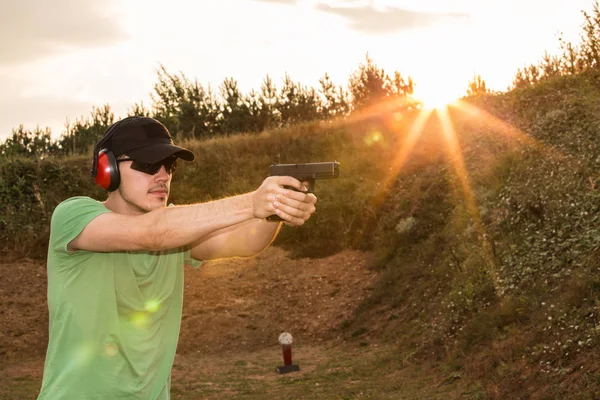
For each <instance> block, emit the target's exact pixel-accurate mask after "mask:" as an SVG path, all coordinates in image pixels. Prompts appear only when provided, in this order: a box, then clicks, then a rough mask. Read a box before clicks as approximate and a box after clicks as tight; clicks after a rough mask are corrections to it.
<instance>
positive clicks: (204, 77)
mask: <svg viewBox="0 0 600 400" xmlns="http://www.w3.org/2000/svg"><path fill="white" fill-rule="evenodd" d="M167 4H168V6H167ZM592 6H593V2H592V0H418V1H417V0H412V1H408V0H387V1H386V0H370V1H360V0H339V1H324V0H218V1H217V0H212V1H192V0H189V1H184V0H171V1H170V2H165V1H159V0H105V1H103V2H92V1H80V0H54V1H47V0H20V1H3V2H1V3H0V42H1V43H0V88H1V89H0V140H2V141H3V140H4V139H5V138H6V137H7V136H9V135H10V134H11V132H12V129H14V128H17V127H18V126H19V125H21V124H22V125H24V127H25V128H26V129H30V130H33V129H35V128H36V127H40V128H45V127H50V128H51V130H52V135H53V138H55V139H56V138H58V137H59V136H60V135H61V134H62V132H64V126H65V123H66V121H67V120H70V121H74V120H76V119H78V118H85V117H87V116H88V115H89V114H90V112H91V111H92V108H93V107H99V106H102V105H104V104H109V105H110V106H111V107H112V110H113V112H114V113H115V116H116V118H117V119H118V118H120V117H124V116H126V115H127V111H128V109H130V108H131V107H132V106H133V105H134V104H135V103H140V102H142V103H143V104H144V105H145V106H147V107H149V106H150V105H151V98H150V93H151V92H152V91H153V86H154V84H155V83H156V82H157V77H158V75H157V70H158V69H159V68H160V66H161V65H163V66H164V67H165V68H166V70H167V72H169V73H172V74H179V73H183V74H184V75H185V76H186V77H188V78H190V79H191V80H194V79H197V80H198V82H200V83H201V84H203V85H204V86H205V87H207V86H209V85H210V87H211V88H213V89H215V90H218V87H219V85H220V84H221V83H222V82H223V80H224V79H225V78H228V77H232V78H234V79H236V80H237V81H238V83H239V86H240V88H241V90H242V91H243V92H244V93H247V92H248V91H249V90H250V89H259V88H260V85H261V83H262V81H263V80H264V78H265V76H266V75H269V76H270V77H271V78H272V79H273V80H274V82H275V84H276V85H277V84H280V83H281V82H282V80H283V78H284V76H285V74H286V73H287V74H289V76H290V77H291V78H292V79H293V80H294V81H296V82H301V83H303V84H305V85H308V86H313V87H315V88H316V87H318V82H319V79H320V78H321V77H323V76H324V75H325V73H327V74H328V75H329V76H330V77H331V78H332V80H333V81H334V82H335V83H336V84H338V85H344V86H346V85H347V82H348V79H349V77H350V76H351V74H352V73H353V72H354V71H355V70H356V69H357V68H358V67H359V65H360V64H361V63H364V61H365V57H366V55H367V53H368V55H369V57H370V58H372V59H373V61H374V62H375V64H376V65H378V66H379V67H382V68H384V70H385V71H386V72H387V73H389V74H390V75H392V74H393V72H394V71H399V72H400V73H401V74H402V75H403V76H404V77H407V76H410V77H412V78H413V79H414V80H415V82H416V84H417V87H416V92H417V93H419V92H420V93H422V94H423V96H424V97H425V98H426V97H427V96H433V95H434V94H444V95H447V96H457V97H458V96H461V95H463V94H464V93H465V91H466V88H467V84H468V81H469V80H470V79H471V78H472V77H473V76H474V74H479V75H481V76H482V77H483V79H484V80H485V81H486V83H487V85H488V87H490V88H492V89H494V90H506V88H507V87H508V86H509V85H510V83H511V82H512V79H513V77H514V74H515V73H516V71H517V69H518V68H521V67H523V66H524V65H525V64H529V63H537V62H538V61H539V60H540V59H541V57H542V55H543V54H544V51H546V50H547V51H549V52H550V53H555V54H557V53H558V52H559V48H558V34H559V32H562V33H563V34H564V37H565V38H566V39H567V40H570V41H574V42H578V37H579V35H580V33H581V26H582V24H583V21H584V19H583V14H582V10H586V11H590V10H591V9H592Z"/></svg>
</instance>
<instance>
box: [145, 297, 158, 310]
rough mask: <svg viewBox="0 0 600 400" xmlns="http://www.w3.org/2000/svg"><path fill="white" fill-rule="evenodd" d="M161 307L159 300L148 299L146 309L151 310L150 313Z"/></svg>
mask: <svg viewBox="0 0 600 400" xmlns="http://www.w3.org/2000/svg"><path fill="white" fill-rule="evenodd" d="M159 307H160V302H159V301H158V300H148V301H147V302H146V307H145V309H146V311H148V312H150V313H155V312H157V311H158V308H159Z"/></svg>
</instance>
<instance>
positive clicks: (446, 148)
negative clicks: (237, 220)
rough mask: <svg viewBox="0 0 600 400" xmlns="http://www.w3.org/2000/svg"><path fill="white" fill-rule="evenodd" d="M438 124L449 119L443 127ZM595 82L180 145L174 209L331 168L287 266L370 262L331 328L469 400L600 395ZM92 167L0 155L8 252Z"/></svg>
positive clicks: (599, 86) (293, 238)
mask: <svg viewBox="0 0 600 400" xmlns="http://www.w3.org/2000/svg"><path fill="white" fill-rule="evenodd" d="M448 121H451V122H450V123H448ZM599 128H600V73H599V72H597V71H593V70H592V71H586V72H584V73H581V74H578V75H568V76H559V77H556V78H552V79H547V80H544V81H542V82H540V83H538V84H536V85H535V86H532V87H524V88H519V89H516V90H513V91H511V92H508V93H503V94H496V95H482V96H475V97H471V98H469V99H466V100H464V101H462V102H460V103H459V104H458V105H456V106H452V107H450V109H449V113H448V114H447V115H446V114H445V113H444V112H442V111H436V112H433V113H428V112H419V111H418V110H416V111H414V112H412V113H404V114H399V113H389V114H381V115H379V116H378V117H376V118H374V117H370V118H364V119H362V118H360V117H355V118H354V119H352V120H346V121H344V122H343V123H336V122H335V121H330V122H320V123H312V124H311V123H306V124H302V125H297V126H294V127H288V128H282V129H279V130H272V131H267V132H264V133H262V134H260V135H238V136H233V137H228V138H219V139H210V140H206V141H202V142H197V141H190V142H188V143H186V145H188V146H190V147H191V148H193V150H194V151H195V153H196V155H197V160H196V161H195V162H194V163H191V164H182V165H181V167H180V168H178V170H177V171H176V173H175V177H174V181H173V195H172V198H171V200H172V202H174V203H176V204H182V203H188V202H197V201H206V200H211V199H216V198H220V197H224V196H229V195H233V194H236V193H241V192H245V191H248V190H253V189H254V188H256V187H257V186H258V185H259V184H260V182H261V181H262V179H264V177H266V176H267V175H268V167H269V165H270V164H272V163H274V162H281V163H294V162H317V161H339V162H340V165H341V176H340V178H339V179H336V180H330V181H317V184H316V192H317V196H318V197H319V202H318V208H317V213H316V214H315V215H314V217H313V218H312V219H311V220H310V221H309V223H307V224H306V225H305V226H303V227H300V228H295V229H291V228H285V229H283V230H282V233H281V235H280V236H279V237H278V239H277V240H276V242H275V244H274V245H275V246H282V247H284V248H286V249H288V250H290V251H291V254H292V256H293V257H324V256H327V255H332V254H335V253H337V252H338V251H340V250H343V249H360V250H367V251H372V252H373V253H374V254H375V257H376V260H377V268H378V269H379V271H380V278H379V280H378V281H377V282H376V284H375V287H374V290H372V291H371V293H370V296H369V297H368V298H367V299H366V300H365V301H364V302H363V303H362V304H361V305H360V307H359V308H358V311H357V312H356V313H355V314H354V315H352V316H351V317H349V318H348V319H347V320H345V321H343V322H342V324H341V326H340V328H339V329H340V334H341V335H342V336H343V337H345V339H347V340H348V341H355V342H356V343H357V344H369V343H372V342H385V343H388V344H393V345H394V346H395V348H396V349H397V351H396V352H395V353H394V354H390V355H388V359H386V360H385V364H386V368H389V369H392V368H395V367H400V366H403V365H407V364H418V363H422V362H427V363H434V364H435V365H438V366H439V368H441V369H442V370H443V371H445V373H446V374H447V376H448V382H453V381H455V380H462V382H463V383H467V386H468V387H469V388H471V389H470V391H469V393H468V394H470V395H472V398H524V399H525V398H561V399H575V398H577V399H579V398H581V399H584V398H586V399H587V398H597V397H598V396H600V380H599V379H598V377H599V376H600V375H599V369H598V367H599V365H598V361H597V359H596V357H595V351H596V350H597V349H598V345H599V339H600V328H599V327H600V318H599V313H598V310H597V307H598V300H599V296H600V274H599V263H598V261H597V260H598V256H600V228H599V225H598V222H599V218H600V217H599V215H600V214H599V213H598V208H599V206H600V202H599V200H600V199H599V197H600V195H599V190H598V186H599V184H600V174H599V172H598V170H599V169H598V166H599V164H600V157H599V156H598V155H599V154H600V141H598V132H599ZM89 164H90V163H89V158H88V157H83V156H80V157H72V158H67V159H64V158H51V157H49V158H46V159H43V160H34V159H25V158H16V159H12V160H7V159H4V160H0V207H1V213H0V216H1V220H0V239H1V240H2V243H3V244H2V246H3V248H2V251H3V255H4V257H5V258H9V257H10V258H15V257H21V256H28V257H32V258H42V259H43V258H44V256H45V252H46V243H47V239H48V225H49V218H50V216H51V212H52V210H53V208H54V207H55V206H56V204H57V203H58V202H60V201H61V200H63V199H65V198H67V197H68V196H71V195H76V194H77V195H81V194H83V195H90V196H94V197H97V198H102V196H103V194H102V193H101V192H100V191H99V190H98V189H96V188H94V187H93V186H92V185H91V179H90V175H89V167H90V165H89Z"/></svg>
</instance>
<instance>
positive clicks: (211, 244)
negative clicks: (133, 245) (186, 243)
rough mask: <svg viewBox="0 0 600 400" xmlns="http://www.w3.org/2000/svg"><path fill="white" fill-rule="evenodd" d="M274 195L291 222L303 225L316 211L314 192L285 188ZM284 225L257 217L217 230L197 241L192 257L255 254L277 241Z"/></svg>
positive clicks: (277, 206)
mask: <svg viewBox="0 0 600 400" xmlns="http://www.w3.org/2000/svg"><path fill="white" fill-rule="evenodd" d="M268 197H269V198H271V197H270V196H268ZM272 197H273V200H274V201H273V206H274V208H275V212H276V213H277V215H279V216H280V217H281V218H282V219H283V220H284V221H285V222H284V223H285V224H287V225H292V226H298V225H302V224H304V222H306V220H308V219H309V218H310V216H311V215H312V214H313V212H314V211H315V203H316V201H317V198H316V197H315V196H314V195H313V194H305V193H299V192H295V191H293V190H284V191H283V192H282V193H277V194H275V195H274V196H272ZM271 214H272V213H271ZM280 227H281V222H269V221H267V220H265V219H258V218H254V219H252V220H249V221H245V222H242V223H239V224H237V225H234V226H231V227H228V228H224V229H221V230H218V231H215V232H213V233H211V234H209V235H207V236H205V237H203V238H201V239H200V240H198V241H197V242H196V243H193V247H192V257H193V258H195V259H197V260H214V259H217V258H226V257H251V256H254V255H256V254H258V253H260V252H261V251H262V250H264V249H265V248H266V247H268V246H269V245H270V244H271V243H272V242H273V240H274V239H275V237H276V236H277V233H278V232H279V229H280Z"/></svg>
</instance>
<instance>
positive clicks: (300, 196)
mask: <svg viewBox="0 0 600 400" xmlns="http://www.w3.org/2000/svg"><path fill="white" fill-rule="evenodd" d="M281 194H282V195H283V196H285V197H287V198H289V199H293V200H296V201H299V202H302V203H308V204H315V203H316V202H317V196H315V195H314V194H313V193H308V194H307V193H302V192H295V191H293V190H284V191H283V192H282V193H281ZM281 198H282V197H281V196H279V197H277V196H276V200H279V199H281Z"/></svg>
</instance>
